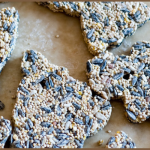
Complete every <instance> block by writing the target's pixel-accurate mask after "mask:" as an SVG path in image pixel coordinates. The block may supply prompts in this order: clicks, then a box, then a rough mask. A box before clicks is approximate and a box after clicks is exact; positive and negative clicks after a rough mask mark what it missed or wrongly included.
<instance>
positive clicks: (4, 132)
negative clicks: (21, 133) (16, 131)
mask: <svg viewBox="0 0 150 150" xmlns="http://www.w3.org/2000/svg"><path fill="white" fill-rule="evenodd" d="M11 131H12V127H11V125H10V121H9V120H7V119H4V118H3V117H2V116H1V117H0V148H4V146H5V143H6V141H7V139H8V137H9V136H10V134H11Z"/></svg>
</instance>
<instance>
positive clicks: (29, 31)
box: [0, 2, 150, 148]
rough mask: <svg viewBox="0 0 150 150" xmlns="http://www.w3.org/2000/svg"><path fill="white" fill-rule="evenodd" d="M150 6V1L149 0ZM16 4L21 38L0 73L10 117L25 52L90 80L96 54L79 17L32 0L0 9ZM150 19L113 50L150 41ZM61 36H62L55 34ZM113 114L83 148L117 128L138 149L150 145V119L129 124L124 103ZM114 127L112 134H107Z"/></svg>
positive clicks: (0, 91) (1, 94)
mask: <svg viewBox="0 0 150 150" xmlns="http://www.w3.org/2000/svg"><path fill="white" fill-rule="evenodd" d="M146 3H147V4H148V6H150V2H146ZM3 7H15V8H16V9H17V10H18V11H19V14H20V24H19V37H18V39H17V43H16V48H15V50H14V52H13V54H12V57H11V59H10V60H9V61H8V63H7V64H6V66H5V67H4V69H3V71H2V73H1V75H0V100H1V101H2V102H4V104H5V109H4V110H3V111H0V115H2V116H4V117H5V118H7V119H11V113H12V109H13V106H14V103H15V99H12V96H14V95H15V94H16V90H17V87H18V84H19V82H20V80H21V78H22V76H21V71H20V64H21V58H22V52H23V51H25V50H27V49H33V50H37V51H40V52H42V53H43V54H44V55H45V56H46V57H47V58H48V59H49V60H50V62H51V63H54V64H56V65H61V66H64V67H66V68H68V70H69V71H70V75H71V76H73V77H74V78H76V79H79V80H81V81H87V77H86V74H85V66H86V62H87V60H88V59H90V58H92V57H93V56H92V55H91V54H90V53H89V52H88V49H87V46H86V44H85V43H84V40H83V37H82V32H81V28H80V21H79V19H78V18H73V17H70V16H67V15H65V14H63V13H53V12H52V11H50V10H49V9H47V8H44V7H42V6H39V5H37V4H36V3H33V2H11V3H3V4H0V8H3ZM149 26H150V22H148V23H146V24H145V25H144V26H143V27H142V28H140V29H138V31H136V33H135V34H134V35H133V36H131V37H129V38H127V39H126V40H124V42H123V44H122V45H121V46H120V47H119V48H117V49H113V50H111V52H113V53H115V54H129V49H130V47H131V45H132V44H133V43H135V42H136V41H140V40H147V41H150V28H149ZM56 35H59V38H56V37H55V36H56ZM111 104H112V106H113V111H112V116H111V118H110V121H109V122H108V125H107V126H106V127H105V128H104V129H103V130H102V131H99V133H98V134H96V135H95V136H93V137H91V138H89V139H87V140H86V141H85V144H84V148H94V147H99V146H98V145H97V142H98V140H100V139H103V140H104V143H103V145H102V146H100V147H105V144H106V142H107V140H108V138H109V137H110V136H113V135H114V134H115V133H116V131H118V130H123V131H125V132H126V133H127V134H129V136H130V137H131V138H132V139H133V140H134V142H135V143H136V146H137V147H138V148H150V142H149V139H150V134H149V130H150V121H146V122H144V123H142V124H133V123H129V122H128V121H127V119H126V117H125V115H124V110H125V109H124V107H123V103H122V102H117V101H113V102H111ZM108 130H111V132H110V133H107V131H108Z"/></svg>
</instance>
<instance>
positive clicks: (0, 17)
mask: <svg viewBox="0 0 150 150" xmlns="http://www.w3.org/2000/svg"><path fill="white" fill-rule="evenodd" d="M18 22H19V14H18V11H17V10H16V9H15V8H14V7H12V8H9V7H8V8H2V9H1V11H0V47H1V49H0V72H1V71H2V69H3V67H4V66H5V64H6V62H7V60H8V59H9V58H10V56H11V53H12V51H13V50H14V47H15V42H16V39H17V34H18Z"/></svg>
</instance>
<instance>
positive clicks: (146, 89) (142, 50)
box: [87, 41, 150, 123]
mask: <svg viewBox="0 0 150 150" xmlns="http://www.w3.org/2000/svg"><path fill="white" fill-rule="evenodd" d="M147 45H149V42H146V41H142V42H136V43H135V44H134V45H133V46H132V48H131V55H130V56H125V55H121V56H114V55H113V54H112V53H109V52H108V51H106V52H105V53H102V54H101V55H98V56H95V57H94V58H93V59H91V60H88V64H89V66H90V68H91V71H90V72H88V71H87V76H88V78H89V85H90V87H91V89H92V90H94V91H95V92H97V93H98V94H101V95H102V92H103V91H106V92H107V94H108V97H110V98H111V99H122V100H123V102H124V106H125V109H126V113H125V115H126V116H127V118H128V119H129V120H130V121H131V122H134V123H142V122H144V121H145V120H147V119H148V118H149V116H150V110H149V107H148V106H149V105H150V101H149V100H148V99H149V97H150V86H149V83H150V82H149V81H150V79H149V78H150V70H149V66H150V65H149V63H150V48H149V46H147ZM106 56H107V57H106ZM143 56H146V57H145V58H144V59H140V58H141V57H143ZM105 57H106V58H105ZM104 58H105V59H104ZM135 59H138V61H135ZM95 60H101V62H107V64H106V66H105V69H104V70H103V71H104V72H103V73H102V71H101V64H100V65H99V64H98V63H93V62H94V61H95ZM102 60H103V61H102ZM137 100H138V101H139V102H138V103H137V102H135V101H137ZM139 103H140V104H139ZM106 108H107V107H106Z"/></svg>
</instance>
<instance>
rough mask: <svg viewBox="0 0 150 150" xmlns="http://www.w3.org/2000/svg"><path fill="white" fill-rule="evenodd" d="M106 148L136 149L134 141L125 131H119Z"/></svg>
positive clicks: (110, 139)
mask: <svg viewBox="0 0 150 150" xmlns="http://www.w3.org/2000/svg"><path fill="white" fill-rule="evenodd" d="M106 148H136V146H135V143H134V142H133V140H132V139H131V138H130V137H129V136H128V135H127V134H126V133H125V132H123V131H117V133H116V134H115V136H112V137H110V138H109V140H108V142H107V144H106Z"/></svg>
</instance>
